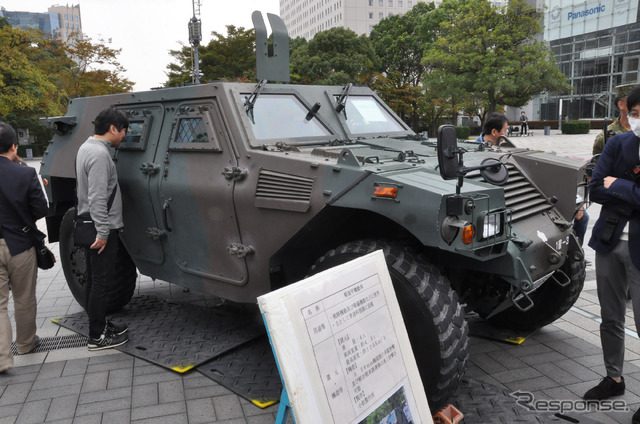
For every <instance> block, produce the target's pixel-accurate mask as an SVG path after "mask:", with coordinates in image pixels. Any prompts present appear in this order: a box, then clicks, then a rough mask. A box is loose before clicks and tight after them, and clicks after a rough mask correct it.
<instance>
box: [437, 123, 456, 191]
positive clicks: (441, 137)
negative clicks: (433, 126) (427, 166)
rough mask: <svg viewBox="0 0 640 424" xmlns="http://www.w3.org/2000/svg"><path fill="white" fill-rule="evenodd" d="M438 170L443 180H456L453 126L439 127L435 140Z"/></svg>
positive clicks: (454, 132)
mask: <svg viewBox="0 0 640 424" xmlns="http://www.w3.org/2000/svg"><path fill="white" fill-rule="evenodd" d="M437 140H438V141H437V151H438V168H439V169H440V176H441V177H442V179H444V180H453V179H456V178H458V176H459V175H458V169H459V168H460V164H459V163H458V137H457V136H456V128H455V127H454V126H453V125H441V126H440V128H438V138H437Z"/></svg>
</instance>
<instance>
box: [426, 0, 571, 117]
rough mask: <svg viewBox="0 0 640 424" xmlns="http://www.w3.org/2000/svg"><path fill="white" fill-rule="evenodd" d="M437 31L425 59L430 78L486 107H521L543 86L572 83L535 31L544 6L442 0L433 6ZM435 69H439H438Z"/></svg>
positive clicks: (563, 86)
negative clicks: (460, 89) (459, 90)
mask: <svg viewBox="0 0 640 424" xmlns="http://www.w3.org/2000/svg"><path fill="white" fill-rule="evenodd" d="M434 13H436V14H437V15H438V17H437V20H439V21H440V22H441V23H440V27H439V35H438V39H437V40H436V42H435V43H434V45H433V46H432V47H431V48H430V49H429V50H428V51H427V52H426V56H425V60H424V64H425V65H427V66H428V67H429V68H430V70H432V71H431V72H430V75H431V76H430V78H431V79H432V81H431V84H432V85H435V84H437V85H438V86H440V87H441V89H442V90H443V91H444V92H452V91H455V90H456V89H459V88H462V89H464V90H465V91H466V92H467V93H468V94H469V95H470V97H468V98H466V99H464V101H463V103H465V102H466V103H468V102H469V101H470V99H471V102H474V100H473V99H476V100H475V102H476V104H475V106H478V107H481V108H482V110H483V111H484V112H485V113H490V112H493V111H496V110H497V109H498V106H500V105H507V106H513V107H521V106H523V105H525V104H526V103H527V102H528V101H529V100H531V98H532V97H533V96H535V95H537V94H540V93H542V92H545V91H564V90H568V89H570V86H569V85H568V83H567V81H566V78H565V77H564V75H563V74H562V73H561V72H560V70H559V69H558V67H557V65H556V62H555V60H554V58H553V55H552V53H551V51H550V50H549V47H548V45H547V44H546V43H545V42H543V41H540V40H539V39H538V38H536V36H537V35H538V34H540V32H541V30H542V27H541V23H542V12H540V11H537V10H536V9H535V8H534V7H532V6H529V5H528V4H527V3H526V1H523V0H511V1H509V3H508V5H507V6H504V7H495V6H493V5H492V4H491V3H490V2H489V1H488V0H444V1H443V2H442V3H441V5H440V7H439V8H438V9H436V11H435V12H434ZM436 71H437V72H436Z"/></svg>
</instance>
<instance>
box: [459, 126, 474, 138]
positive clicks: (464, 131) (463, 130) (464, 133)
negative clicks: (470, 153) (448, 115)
mask: <svg viewBox="0 0 640 424" xmlns="http://www.w3.org/2000/svg"><path fill="white" fill-rule="evenodd" d="M470 133H471V130H470V129H469V127H456V137H457V138H458V139H459V140H466V139H468V138H469V134H470Z"/></svg>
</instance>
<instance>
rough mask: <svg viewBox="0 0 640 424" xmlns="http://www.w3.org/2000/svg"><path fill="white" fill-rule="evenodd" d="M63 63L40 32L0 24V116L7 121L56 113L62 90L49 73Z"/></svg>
mask: <svg viewBox="0 0 640 424" xmlns="http://www.w3.org/2000/svg"><path fill="white" fill-rule="evenodd" d="M67 65H68V61H67V59H66V56H64V55H63V54H62V55H61V54H60V53H59V51H57V49H56V48H51V44H50V42H49V41H48V40H46V39H45V38H44V37H43V35H42V33H41V32H40V31H36V30H23V29H20V28H12V27H11V26H9V25H4V26H2V27H0V119H3V120H5V121H8V122H10V123H11V122H12V121H15V120H18V119H20V120H22V121H24V120H27V119H28V118H30V117H33V116H43V115H56V114H60V113H61V112H62V110H63V109H64V103H66V93H65V92H64V90H63V89H62V88H61V87H60V86H58V85H56V82H59V80H58V75H57V74H51V73H50V72H52V71H54V72H55V71H60V70H61V69H64V67H65V66H67Z"/></svg>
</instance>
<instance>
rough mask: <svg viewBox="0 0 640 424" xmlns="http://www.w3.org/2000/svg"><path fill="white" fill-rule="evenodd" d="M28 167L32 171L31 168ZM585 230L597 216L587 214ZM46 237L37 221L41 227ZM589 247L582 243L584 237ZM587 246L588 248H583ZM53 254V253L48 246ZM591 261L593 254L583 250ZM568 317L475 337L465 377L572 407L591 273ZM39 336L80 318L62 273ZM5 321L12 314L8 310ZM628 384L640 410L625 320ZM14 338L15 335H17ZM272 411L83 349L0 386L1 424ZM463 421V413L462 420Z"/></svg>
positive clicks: (586, 374) (542, 140)
mask: <svg viewBox="0 0 640 424" xmlns="http://www.w3.org/2000/svg"><path fill="white" fill-rule="evenodd" d="M595 134H596V132H595V131H592V132H591V134H589V135H572V136H562V135H558V134H556V131H552V135H551V136H544V135H542V131H535V135H534V136H533V137H526V138H517V137H516V138H513V139H512V140H513V141H514V143H515V144H516V145H518V146H522V147H529V148H533V149H541V150H546V151H556V152H557V153H558V154H561V155H571V156H574V157H581V158H588V157H590V153H591V143H592V140H593V138H594V137H595ZM30 165H31V166H34V167H36V168H37V167H38V166H39V164H38V163H37V161H31V163H30ZM589 214H590V215H591V220H590V227H592V226H593V223H594V222H595V220H596V218H597V215H598V206H597V205H593V206H591V208H589ZM38 224H39V227H41V229H42V230H44V226H45V224H44V221H41V222H39V223H38ZM587 237H588V235H587ZM587 239H588V238H587ZM50 247H51V248H52V250H53V251H54V252H57V251H58V247H57V243H53V244H51V246H50ZM585 253H586V255H587V258H588V259H590V260H591V261H593V260H594V257H595V254H594V252H593V250H591V249H589V248H588V247H587V248H586V251H585ZM587 271H588V272H587V279H586V281H585V287H584V290H583V292H582V293H581V296H580V298H579V300H578V301H577V302H576V304H575V305H574V307H573V308H572V310H571V311H569V312H568V313H567V314H566V315H565V316H564V317H562V318H561V319H560V320H558V321H556V322H555V323H553V324H552V325H548V326H546V327H544V328H542V329H540V330H538V331H536V332H535V333H534V334H532V335H531V336H530V337H528V338H527V340H526V341H525V342H524V343H523V344H521V345H509V344H505V343H502V342H498V341H492V340H486V339H481V338H476V337H473V338H472V339H471V345H470V346H471V348H470V351H471V354H470V364H469V366H468V368H467V375H468V376H470V377H472V378H474V379H476V380H480V381H483V382H487V383H490V384H492V385H495V386H497V387H500V388H505V389H507V390H511V391H517V390H520V391H529V392H532V393H533V394H534V396H535V398H536V400H537V399H549V400H559V399H566V400H576V399H579V398H580V396H581V395H582V394H583V393H584V392H585V391H586V390H587V389H589V388H590V387H592V386H593V385H595V384H596V383H597V382H598V381H599V380H600V378H601V377H602V376H603V375H604V366H603V364H602V356H601V349H600V338H599V334H598V326H599V322H598V320H599V313H600V311H599V306H598V301H597V294H596V286H595V273H594V270H593V265H592V266H589V267H588V268H587ZM136 294H140V295H143V294H145V295H154V296H159V297H163V298H167V299H173V300H179V301H186V302H194V303H196V304H199V305H212V304H215V303H217V302H218V299H216V298H214V297H207V296H203V295H200V294H197V293H193V292H184V291H183V289H182V288H181V287H178V286H175V285H172V284H169V283H166V282H163V281H159V280H156V281H152V280H151V279H149V278H147V277H140V281H139V284H138V288H137V292H136ZM37 297H38V327H39V330H38V335H39V336H40V337H60V336H66V335H71V334H74V333H72V332H71V331H69V330H67V329H65V328H63V327H60V326H58V325H56V324H54V323H53V322H52V321H51V319H52V318H58V317H62V316H65V315H69V314H73V313H76V312H79V311H80V310H81V308H80V306H79V305H78V304H77V303H76V302H75V300H74V299H73V297H72V295H71V293H70V292H69V290H68V288H67V286H66V282H65V279H64V275H63V272H62V269H61V266H60V264H59V263H57V264H56V266H55V267H54V268H52V269H50V270H47V271H40V273H39V276H38V286H37ZM9 307H10V315H11V316H13V309H12V308H13V306H12V303H11V302H10V305H9ZM627 316H628V320H627V330H628V336H627V338H626V340H627V344H626V364H625V379H626V384H627V392H626V394H625V395H624V396H622V397H620V398H619V399H621V400H624V401H625V402H626V403H627V405H628V407H629V408H630V409H631V410H632V411H635V410H636V409H637V408H639V407H640V339H638V336H637V334H636V328H635V325H634V323H633V319H632V316H633V314H632V311H631V310H630V309H629V310H628V314H627ZM14 328H15V327H14ZM277 408H278V406H277V405H274V406H271V407H269V408H266V409H260V408H258V407H256V406H254V405H253V404H251V403H250V402H248V401H246V400H244V399H243V398H241V397H239V396H237V395H235V394H234V393H232V392H230V391H229V390H227V389H226V388H224V387H222V386H220V385H219V384H217V383H215V382H213V381H212V380H210V379H208V378H206V377H204V376H203V375H201V374H200V373H196V372H193V373H187V374H177V373H175V372H172V371H169V370H166V369H165V368H162V367H159V366H156V365H154V364H151V363H149V362H146V361H144V360H141V359H138V358H134V357H132V356H129V355H126V354H123V353H119V352H117V351H113V350H111V351H102V352H88V351H87V349H86V347H85V346H82V347H76V348H65V349H56V350H50V351H46V352H37V353H33V354H30V355H22V356H16V357H15V367H14V368H13V369H11V370H9V371H8V372H7V373H5V374H3V375H1V376H0V424H5V423H44V422H47V423H226V424H245V423H246V424H260V423H273V422H275V417H276V413H277ZM463 412H464V411H463ZM584 415H585V416H587V417H589V418H592V419H595V420H597V421H600V422H602V423H607V424H608V423H629V422H631V415H632V412H604V411H595V410H593V411H590V412H588V413H586V414H584Z"/></svg>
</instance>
